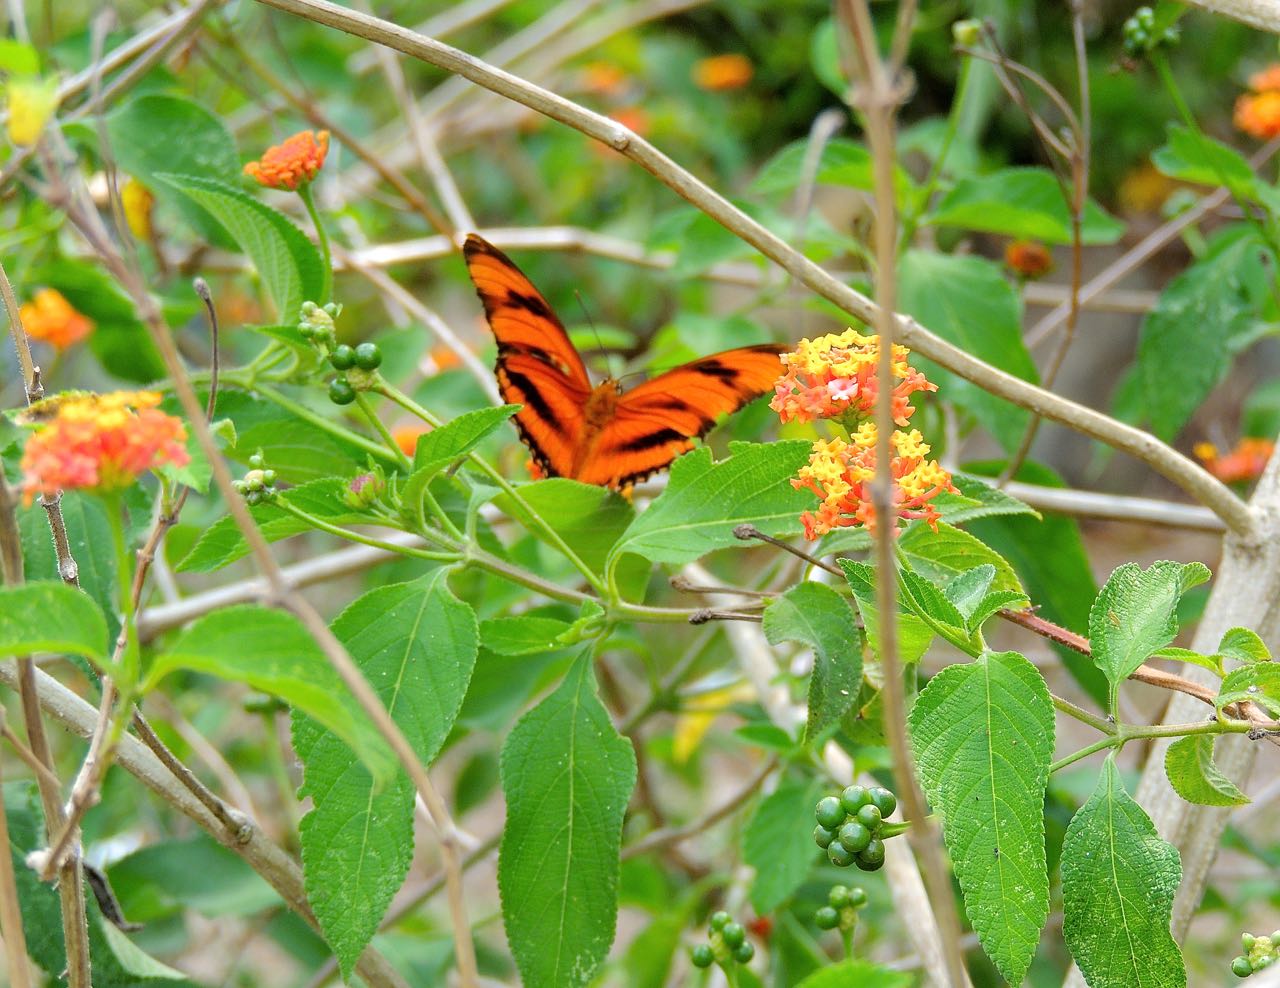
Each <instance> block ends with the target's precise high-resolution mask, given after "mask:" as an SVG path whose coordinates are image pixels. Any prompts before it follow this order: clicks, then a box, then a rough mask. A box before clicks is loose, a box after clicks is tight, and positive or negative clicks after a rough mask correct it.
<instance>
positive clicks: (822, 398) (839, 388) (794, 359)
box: [769, 329, 938, 425]
mask: <svg viewBox="0 0 1280 988" xmlns="http://www.w3.org/2000/svg"><path fill="white" fill-rule="evenodd" d="M910 353H911V351H910V350H908V349H907V348H906V347H904V346H899V345H897V344H894V347H893V377H894V379H895V380H896V381H897V382H898V383H897V384H895V385H894V389H893V420H894V421H895V422H896V423H897V424H898V425H906V424H907V420H908V419H910V418H911V415H912V413H913V412H914V411H915V409H914V408H912V407H911V405H910V403H909V399H910V397H911V395H912V394H914V393H915V392H917V391H937V390H938V386H937V385H936V384H933V383H931V382H930V381H929V380H927V379H926V378H925V376H924V375H923V374H921V373H920V372H919V371H918V370H916V369H914V368H913V367H912V366H911V365H910V364H908V363H907V357H908V355H909V354H910ZM781 359H782V367H783V375H782V377H781V378H779V379H778V383H777V384H776V385H774V391H775V392H776V393H775V394H774V396H773V399H772V400H771V401H770V402H769V407H770V408H772V409H773V410H774V411H775V412H777V413H778V417H779V418H780V419H781V420H782V421H783V422H791V421H793V420H794V421H797V422H812V421H814V420H815V419H820V418H840V417H844V416H848V415H853V416H865V415H871V414H872V413H873V412H874V410H875V406H876V394H877V393H878V392H879V390H880V382H879V379H878V378H877V377H876V366H877V364H878V362H879V360H880V338H879V337H878V336H874V335H872V336H863V335H862V334H861V333H859V332H858V331H857V330H856V329H849V330H846V331H845V332H843V333H839V334H835V333H832V334H828V335H827V336H821V337H819V338H818V339H816V340H801V341H800V342H799V343H797V344H796V348H795V350H794V351H793V352H791V353H784V354H783V355H782V357H781Z"/></svg>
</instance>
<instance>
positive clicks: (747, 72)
mask: <svg viewBox="0 0 1280 988" xmlns="http://www.w3.org/2000/svg"><path fill="white" fill-rule="evenodd" d="M755 71H756V70H755V66H753V65H752V64H751V59H749V58H747V56H746V55H736V54H731V55H712V56H711V57H710V58H703V59H699V60H698V62H697V63H696V64H695V65H694V66H693V81H694V84H695V85H697V87H698V88H699V89H705V90H707V91H708V92H713V93H722V92H727V91H729V90H731V89H741V88H742V87H743V86H745V85H746V84H747V83H749V82H750V81H751V77H752V76H753V75H755Z"/></svg>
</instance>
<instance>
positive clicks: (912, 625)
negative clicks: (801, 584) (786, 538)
mask: <svg viewBox="0 0 1280 988" xmlns="http://www.w3.org/2000/svg"><path fill="white" fill-rule="evenodd" d="M837 561H838V562H839V563H840V568H841V569H843V570H844V575H845V579H847V580H848V581H849V588H850V589H851V590H852V591H853V599H854V603H856V604H857V605H858V613H859V614H860V615H862V627H863V629H864V631H865V634H866V640H867V644H868V645H870V646H871V651H872V653H873V654H875V655H876V656H877V657H878V656H879V655H880V617H879V614H878V612H877V610H876V590H875V572H876V571H875V567H873V566H871V565H869V564H867V563H861V562H857V561H855V560H852V559H844V558H841V559H839V560H837ZM898 597H899V602H900V604H901V598H902V595H901V593H899V595H898ZM932 642H933V629H932V628H930V627H929V625H927V624H926V623H925V622H924V621H922V620H920V618H918V617H916V616H915V615H914V614H912V613H910V612H907V611H904V610H903V609H902V607H901V606H899V608H898V656H899V658H900V659H901V660H902V661H903V662H905V663H908V664H910V663H912V662H917V661H919V659H920V657H921V656H922V655H924V653H925V652H927V651H928V650H929V645H930V644H931V643H932Z"/></svg>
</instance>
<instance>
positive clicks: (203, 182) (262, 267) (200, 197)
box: [156, 173, 324, 323]
mask: <svg viewBox="0 0 1280 988" xmlns="http://www.w3.org/2000/svg"><path fill="white" fill-rule="evenodd" d="M156 178H157V179H159V180H161V181H163V182H165V183H167V184H168V185H170V186H172V187H173V188H175V189H177V190H178V191H179V192H182V193H183V194H184V195H186V196H187V198H189V199H190V200H191V201H192V202H194V203H196V204H197V205H199V206H201V207H203V208H204V209H206V210H207V211H208V212H209V214H210V215H211V216H213V217H214V218H215V219H216V220H217V221H218V222H219V223H221V224H222V225H223V226H224V227H226V229H227V232H228V233H230V234H231V236H232V237H233V238H234V239H235V241H236V243H237V244H239V245H240V249H241V250H243V251H244V252H245V254H246V255H248V257H249V259H250V260H251V261H252V262H253V266H254V268H255V269H256V270H257V272H258V276H259V277H260V278H262V282H263V284H264V285H265V286H266V289H267V294H268V295H270V296H271V301H272V302H274V303H275V307H276V317H277V319H278V320H279V321H281V322H286V323H288V322H292V321H293V320H294V319H297V318H298V313H299V310H300V309H301V307H302V303H303V302H304V301H306V300H308V299H310V300H313V301H314V300H317V299H319V298H320V293H321V291H322V290H323V284H324V269H323V263H322V262H321V260H320V254H319V252H318V251H317V250H316V248H315V247H314V246H313V245H312V243H311V241H310V240H308V239H307V237H306V235H305V234H304V233H303V232H302V231H301V230H299V229H298V228H297V227H296V226H294V225H293V222H292V221H291V220H290V219H288V218H287V217H286V216H285V215H284V214H283V213H281V212H278V211H277V210H274V209H272V208H271V207H270V206H267V205H265V204H263V203H261V202H259V201H258V200H257V199H254V198H253V197H252V196H250V195H248V194H246V193H244V192H241V191H240V190H239V189H237V188H234V187H232V186H230V185H225V184H223V183H222V182H219V181H216V180H214V179H211V178H205V177H203V176H199V175H180V174H172V173H161V174H157V175H156Z"/></svg>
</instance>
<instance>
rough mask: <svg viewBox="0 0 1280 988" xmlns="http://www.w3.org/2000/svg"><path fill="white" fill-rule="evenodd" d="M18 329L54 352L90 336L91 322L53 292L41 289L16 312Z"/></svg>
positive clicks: (61, 295)
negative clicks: (19, 323)
mask: <svg viewBox="0 0 1280 988" xmlns="http://www.w3.org/2000/svg"><path fill="white" fill-rule="evenodd" d="M18 317H19V318H20V319H21V320H22V328H23V329H25V330H26V331H27V335H28V336H30V337H31V338H32V339H33V340H43V341H44V342H45V343H50V344H52V345H53V346H54V347H55V348H57V349H58V350H65V349H66V348H67V347H69V346H71V345H72V344H73V343H79V342H80V341H81V340H83V339H84V338H85V337H86V336H88V335H89V334H90V333H92V332H93V320H92V319H90V318H89V317H88V316H86V315H85V314H84V313H83V312H77V311H76V309H75V307H74V306H72V304H71V303H70V302H68V301H67V300H66V297H65V296H64V295H63V294H62V292H60V291H58V290H57V289H56V288H42V289H40V291H38V292H36V295H35V298H33V299H32V300H31V301H30V302H25V303H23V305H22V307H21V308H19V309H18Z"/></svg>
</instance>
